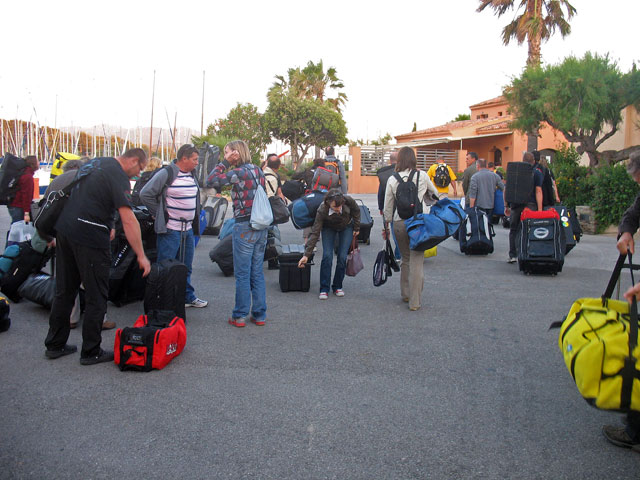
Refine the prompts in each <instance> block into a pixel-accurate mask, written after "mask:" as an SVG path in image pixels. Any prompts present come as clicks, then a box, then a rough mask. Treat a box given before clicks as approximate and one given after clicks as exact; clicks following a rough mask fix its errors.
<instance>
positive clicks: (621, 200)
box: [591, 164, 640, 233]
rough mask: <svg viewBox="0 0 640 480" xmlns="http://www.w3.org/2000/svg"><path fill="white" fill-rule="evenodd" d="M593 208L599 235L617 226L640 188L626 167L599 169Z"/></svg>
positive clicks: (596, 174)
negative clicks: (611, 226) (612, 226)
mask: <svg viewBox="0 0 640 480" xmlns="http://www.w3.org/2000/svg"><path fill="white" fill-rule="evenodd" d="M593 186H594V190H593V199H592V201H591V208H593V211H594V213H595V215H596V221H597V224H598V233H600V232H602V231H604V230H605V229H606V228H607V227H608V226H609V225H617V224H618V223H619V222H620V219H621V218H622V214H623V213H624V211H625V210H626V209H627V208H629V205H631V204H632V203H633V200H634V199H635V197H636V195H637V194H638V192H639V191H640V187H639V186H638V184H637V183H636V182H634V181H633V179H632V178H631V176H630V175H629V174H628V173H627V169H626V168H625V166H624V165H619V164H618V165H613V166H610V165H605V166H601V167H598V168H597V169H596V171H595V174H594V175H593Z"/></svg>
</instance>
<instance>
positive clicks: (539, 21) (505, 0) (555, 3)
mask: <svg viewBox="0 0 640 480" xmlns="http://www.w3.org/2000/svg"><path fill="white" fill-rule="evenodd" d="M479 2H480V6H479V7H478V9H477V10H476V11H478V12H482V11H483V10H484V9H485V8H487V7H490V8H491V9H492V10H493V11H494V13H495V14H496V15H497V16H498V17H501V16H502V15H504V14H505V13H507V12H508V11H509V10H515V11H516V14H515V15H514V17H513V20H512V21H511V22H510V23H509V24H508V25H506V26H505V27H504V28H503V29H502V43H504V44H505V45H509V43H510V42H511V40H513V39H514V38H515V39H516V40H517V42H518V45H522V44H523V43H524V41H525V40H526V41H527V44H528V46H529V52H528V54H527V66H532V67H536V66H539V65H540V45H541V44H542V41H546V40H549V38H550V37H551V35H553V33H555V31H556V30H558V31H559V32H560V35H562V37H563V38H564V37H565V36H567V35H569V33H571V25H569V22H568V21H567V20H571V18H572V17H573V16H574V15H575V14H576V9H575V8H573V6H572V5H571V4H570V3H569V2H568V1H567V0H479ZM516 4H519V5H518V6H517V7H516ZM543 7H544V14H543ZM565 10H566V14H565Z"/></svg>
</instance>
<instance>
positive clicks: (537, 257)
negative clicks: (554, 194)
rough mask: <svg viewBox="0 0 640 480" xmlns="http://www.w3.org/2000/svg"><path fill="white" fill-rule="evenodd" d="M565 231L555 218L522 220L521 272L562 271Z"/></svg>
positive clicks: (519, 260) (552, 272)
mask: <svg viewBox="0 0 640 480" xmlns="http://www.w3.org/2000/svg"><path fill="white" fill-rule="evenodd" d="M565 243H566V242H565V238H564V231H563V229H562V226H561V225H560V221H559V220H558V219H555V218H529V219H526V220H522V222H520V230H519V232H518V241H517V244H518V245H519V249H518V266H519V268H520V271H521V272H524V273H526V274H529V273H546V274H551V275H556V274H557V273H559V272H561V271H562V266H563V265H564V251H565Z"/></svg>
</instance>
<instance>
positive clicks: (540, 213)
mask: <svg viewBox="0 0 640 480" xmlns="http://www.w3.org/2000/svg"><path fill="white" fill-rule="evenodd" d="M529 218H535V219H540V218H555V219H557V220H560V215H559V214H558V212H557V211H556V210H555V209H553V208H550V209H549V210H531V209H530V208H529V207H526V208H525V209H524V210H522V213H521V214H520V220H528V219H529Z"/></svg>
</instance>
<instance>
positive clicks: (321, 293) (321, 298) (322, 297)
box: [318, 292, 329, 300]
mask: <svg viewBox="0 0 640 480" xmlns="http://www.w3.org/2000/svg"><path fill="white" fill-rule="evenodd" d="M318 298H319V299H320V300H326V299H327V298H329V294H328V293H327V292H320V295H318Z"/></svg>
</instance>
